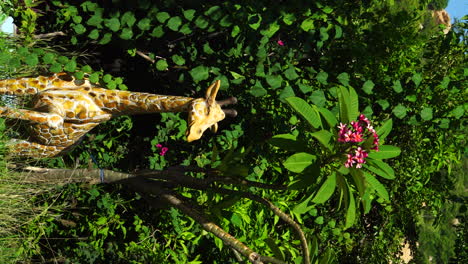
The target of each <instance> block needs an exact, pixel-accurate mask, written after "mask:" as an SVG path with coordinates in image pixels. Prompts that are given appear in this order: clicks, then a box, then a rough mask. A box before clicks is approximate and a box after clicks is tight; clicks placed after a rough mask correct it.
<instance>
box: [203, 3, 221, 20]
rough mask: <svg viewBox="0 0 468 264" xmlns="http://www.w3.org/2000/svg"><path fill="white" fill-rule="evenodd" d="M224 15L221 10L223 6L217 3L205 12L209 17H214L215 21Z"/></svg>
mask: <svg viewBox="0 0 468 264" xmlns="http://www.w3.org/2000/svg"><path fill="white" fill-rule="evenodd" d="M222 15H223V13H222V11H221V7H219V6H217V5H215V6H212V7H210V8H209V9H208V10H206V12H205V16H207V17H209V18H210V19H212V20H214V21H217V20H219V19H220V18H221V16H222Z"/></svg>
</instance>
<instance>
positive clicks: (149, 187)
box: [129, 178, 285, 264]
mask: <svg viewBox="0 0 468 264" xmlns="http://www.w3.org/2000/svg"><path fill="white" fill-rule="evenodd" d="M136 179H137V180H132V181H129V183H130V184H131V185H132V186H133V187H134V189H135V190H137V191H139V192H144V193H152V194H154V195H156V196H158V197H161V198H162V199H164V200H165V201H166V202H167V203H169V204H170V205H172V206H173V207H175V208H177V209H178V210H180V211H182V212H183V213H184V214H186V215H188V216H190V217H191V218H192V219H194V220H195V221H196V222H197V223H198V224H200V225H201V226H202V228H203V229H205V230H206V231H208V232H210V233H212V234H214V235H215V236H216V237H218V238H219V239H221V240H222V241H223V242H224V244H226V245H228V246H230V247H231V248H233V249H235V250H236V251H237V252H239V253H240V254H242V255H243V256H245V257H247V258H248V259H249V261H250V262H252V263H253V264H262V263H264V260H268V262H269V263H274V264H285V263H284V262H283V261H281V260H278V259H275V258H271V257H266V256H262V255H260V254H258V253H257V252H255V251H253V250H252V249H251V248H249V247H248V246H246V245H245V244H243V243H242V242H240V241H239V240H237V239H236V238H235V237H233V236H232V235H230V234H229V233H227V232H226V231H224V229H222V228H221V227H219V226H218V225H216V224H215V223H214V222H212V221H210V220H208V219H207V218H205V216H204V215H203V214H201V213H199V212H197V211H196V210H195V209H193V207H194V206H192V205H190V204H187V202H186V201H183V200H182V199H181V198H179V197H178V195H176V194H173V193H170V192H168V191H166V190H163V189H161V188H160V187H159V186H157V185H156V184H155V182H151V181H147V180H143V179H141V178H140V179H138V178H136ZM146 198H147V199H149V200H150V201H152V204H159V203H160V202H159V201H158V199H156V198H154V197H146Z"/></svg>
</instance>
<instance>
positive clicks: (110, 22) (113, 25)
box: [104, 18, 120, 32]
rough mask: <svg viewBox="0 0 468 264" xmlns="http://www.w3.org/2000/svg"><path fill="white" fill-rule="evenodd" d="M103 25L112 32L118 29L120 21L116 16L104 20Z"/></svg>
mask: <svg viewBox="0 0 468 264" xmlns="http://www.w3.org/2000/svg"><path fill="white" fill-rule="evenodd" d="M104 25H105V26H106V27H108V28H109V29H110V30H112V31H114V32H117V31H118V30H119V29H120V21H119V19H118V18H111V19H107V20H106V21H105V22H104Z"/></svg>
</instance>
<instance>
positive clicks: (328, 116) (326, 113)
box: [318, 107, 338, 127]
mask: <svg viewBox="0 0 468 264" xmlns="http://www.w3.org/2000/svg"><path fill="white" fill-rule="evenodd" d="M318 110H319V112H320V114H321V115H322V116H323V118H324V119H325V121H327V123H328V125H329V126H330V127H335V126H336V124H338V120H337V119H336V117H335V115H334V114H333V113H332V112H330V110H328V109H326V108H323V107H319V108H318Z"/></svg>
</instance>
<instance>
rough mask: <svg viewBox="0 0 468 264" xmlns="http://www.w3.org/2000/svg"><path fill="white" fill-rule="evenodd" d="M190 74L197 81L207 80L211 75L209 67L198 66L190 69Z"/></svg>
mask: <svg viewBox="0 0 468 264" xmlns="http://www.w3.org/2000/svg"><path fill="white" fill-rule="evenodd" d="M190 75H191V76H192V79H193V80H194V81H195V82H199V81H203V80H206V79H208V77H209V71H208V67H205V66H203V65H200V66H197V67H195V68H193V69H192V70H191V71H190Z"/></svg>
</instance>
